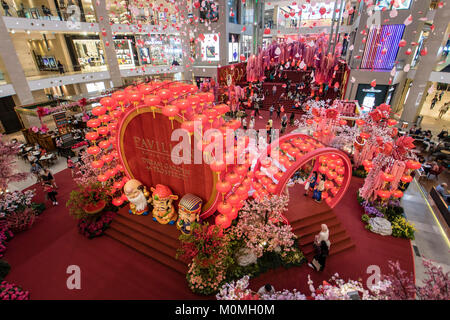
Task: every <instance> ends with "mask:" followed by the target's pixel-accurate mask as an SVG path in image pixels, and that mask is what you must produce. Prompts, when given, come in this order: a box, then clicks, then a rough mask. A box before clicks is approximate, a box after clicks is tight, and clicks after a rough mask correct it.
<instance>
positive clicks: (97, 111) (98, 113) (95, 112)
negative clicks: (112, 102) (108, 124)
mask: <svg viewBox="0 0 450 320" xmlns="http://www.w3.org/2000/svg"><path fill="white" fill-rule="evenodd" d="M106 111H107V109H106V107H103V106H100V107H95V108H92V111H91V112H92V114H93V115H94V116H101V115H104V114H105V113H106Z"/></svg>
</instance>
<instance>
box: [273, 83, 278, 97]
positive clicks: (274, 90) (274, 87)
mask: <svg viewBox="0 0 450 320" xmlns="http://www.w3.org/2000/svg"><path fill="white" fill-rule="evenodd" d="M276 93H277V86H276V85H273V87H272V95H273V96H275V94H276Z"/></svg>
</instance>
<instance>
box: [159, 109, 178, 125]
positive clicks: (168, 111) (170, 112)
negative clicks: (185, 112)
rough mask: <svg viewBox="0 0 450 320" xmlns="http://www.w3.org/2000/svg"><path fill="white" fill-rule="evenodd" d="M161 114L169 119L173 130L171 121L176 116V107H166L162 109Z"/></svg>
mask: <svg viewBox="0 0 450 320" xmlns="http://www.w3.org/2000/svg"><path fill="white" fill-rule="evenodd" d="M162 113H163V115H165V116H167V117H169V120H170V122H171V124H172V129H173V119H175V116H176V115H177V114H178V107H176V106H174V105H167V106H165V107H164V108H163V110H162Z"/></svg>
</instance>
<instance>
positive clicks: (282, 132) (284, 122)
mask: <svg viewBox="0 0 450 320" xmlns="http://www.w3.org/2000/svg"><path fill="white" fill-rule="evenodd" d="M287 124H288V122H287V115H286V114H284V115H283V117H282V118H281V134H284V132H285V131H286V127H287Z"/></svg>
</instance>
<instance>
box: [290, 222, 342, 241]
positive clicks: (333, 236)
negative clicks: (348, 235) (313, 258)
mask: <svg viewBox="0 0 450 320" xmlns="http://www.w3.org/2000/svg"><path fill="white" fill-rule="evenodd" d="M344 233H345V229H344V228H343V227H342V226H338V227H337V228H336V229H334V230H330V236H329V239H330V241H331V242H333V241H336V240H337V239H339V237H340V236H342V235H343V234H344ZM316 234H318V232H315V233H311V234H309V235H307V236H305V237H300V236H299V235H298V234H296V235H297V237H298V243H299V244H300V245H302V246H306V245H308V244H312V243H313V242H314V238H315V236H316Z"/></svg>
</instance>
